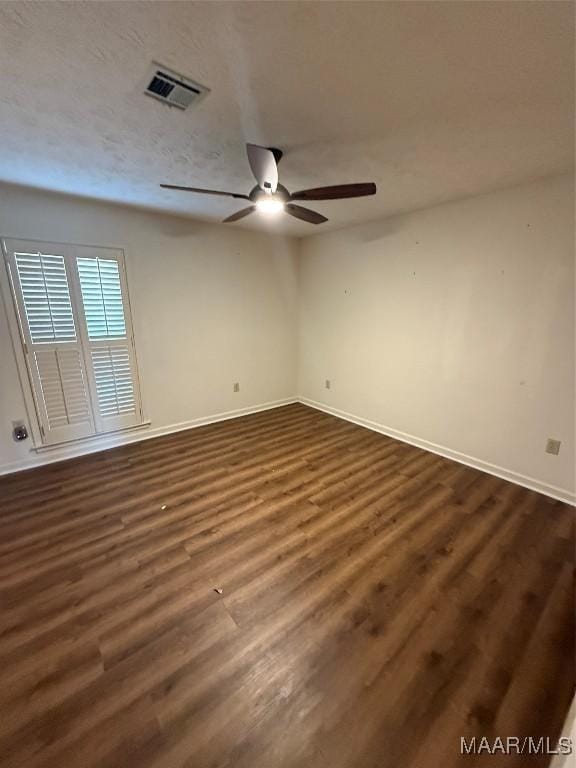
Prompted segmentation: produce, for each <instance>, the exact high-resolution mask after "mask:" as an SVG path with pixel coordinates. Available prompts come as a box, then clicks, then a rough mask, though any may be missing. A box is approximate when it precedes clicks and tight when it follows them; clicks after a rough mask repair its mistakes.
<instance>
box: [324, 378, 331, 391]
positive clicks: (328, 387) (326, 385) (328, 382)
mask: <svg viewBox="0 0 576 768" xmlns="http://www.w3.org/2000/svg"><path fill="white" fill-rule="evenodd" d="M324 386H325V387H326V389H330V379H326V382H325V384H324Z"/></svg>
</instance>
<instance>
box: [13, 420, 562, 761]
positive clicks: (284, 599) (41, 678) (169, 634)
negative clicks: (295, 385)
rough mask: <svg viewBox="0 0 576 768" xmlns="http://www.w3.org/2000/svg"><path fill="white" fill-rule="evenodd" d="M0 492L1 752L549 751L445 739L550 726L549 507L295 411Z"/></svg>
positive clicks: (274, 755) (553, 615) (150, 444)
mask: <svg viewBox="0 0 576 768" xmlns="http://www.w3.org/2000/svg"><path fill="white" fill-rule="evenodd" d="M0 499H1V515H0V530H1V533H2V536H1V538H0V600H1V604H0V605H1V609H2V626H1V634H0V668H1V670H2V686H1V688H0V764H1V765H2V766H3V768H9V767H12V766H26V768H49V767H50V768H51V767H54V768H56V767H57V768H80V767H81V768H91V767H92V766H98V767H99V768H102V767H103V766H106V767H109V768H132V767H134V768H147V767H150V766H154V768H180V767H184V766H186V767H187V768H288V767H289V768H305V767H306V768H455V767H456V766H482V767H484V766H491V767H492V768H497V767H499V766H503V767H504V766H506V768H516V767H517V766H518V767H519V766H522V767H523V768H524V767H525V766H528V765H529V766H544V765H547V763H548V758H546V757H543V756H541V757H530V758H528V757H520V758H519V757H514V756H502V755H495V756H487V755H486V754H483V755H479V756H476V757H473V756H471V755H468V756H462V755H461V754H460V737H461V736H462V737H466V738H467V739H470V738H471V737H472V736H474V735H476V736H487V737H489V738H490V739H493V738H494V737H495V736H502V737H506V736H523V735H533V736H537V737H540V736H552V737H556V736H557V734H558V732H559V730H560V728H561V725H562V722H563V719H564V717H565V714H566V712H567V710H568V707H569V702H570V699H571V696H572V694H573V690H574V653H573V638H574V634H573V633H574V627H573V598H574V594H573V566H574V510H573V509H572V508H570V507H568V506H566V505H564V504H561V503H559V502H553V501H551V500H549V499H547V498H545V497H544V496H541V495H539V494H536V493H533V492H531V491H527V490H525V489H522V488H519V487H517V486H515V485H512V484H509V483H507V482H505V481H502V480H499V479H497V478H494V477H491V476H489V475H486V474H483V473H481V472H478V471H476V470H472V469H469V468H467V467H464V466H461V465H459V464H456V463H453V462H451V461H448V460H445V459H442V458H440V457H438V456H435V455H433V454H430V453H426V452H425V451H421V450H419V449H417V448H413V447H411V446H408V445H405V444H402V443H399V442H397V441H394V440H392V439H389V438H386V437H384V436H382V435H378V434H375V433H373V432H370V431H368V430H365V429H363V428H361V427H357V426H355V425H352V424H350V423H347V422H345V421H341V420H339V419H336V418H334V417H332V416H328V415H326V414H323V413H320V412H318V411H315V410H312V409H310V408H307V407H305V406H303V405H290V406H285V407H283V408H278V409H276V410H272V411H267V412H263V413H259V414H255V415H251V416H246V417H243V418H241V419H236V420H234V421H228V422H222V423H219V424H214V425H211V426H207V427H202V428H200V429H195V430H191V431H188V432H181V433H178V434H175V435H170V436H168V437H162V438H158V439H154V440H149V441H144V442H141V443H138V444H133V445H130V446H125V447H123V448H119V449H116V450H113V451H106V452H103V453H100V454H95V455H92V456H88V457H84V458H81V459H77V460H73V461H68V462H64V463H61V464H55V465H52V466H48V467H44V468H42V469H38V470H32V471H28V472H24V473H20V474H17V475H12V476H9V477H6V478H3V479H0ZM215 588H218V589H221V590H222V594H219V593H218V592H216V591H215Z"/></svg>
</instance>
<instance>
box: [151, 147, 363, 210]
mask: <svg viewBox="0 0 576 768" xmlns="http://www.w3.org/2000/svg"><path fill="white" fill-rule="evenodd" d="M246 152H247V154H248V163H249V165H250V169H251V171H252V173H253V174H254V178H255V179H256V182H257V183H256V186H255V187H253V188H252V189H251V190H250V192H249V194H247V195H243V194H242V193H240V192H223V191H222V190H219V189H199V188H198V187H181V186H179V185H176V184H160V186H161V187H163V188H164V189H181V190H183V191H184V192H196V193H197V194H200V195H219V196H220V197H233V198H235V199H237V200H247V201H248V202H249V203H250V205H248V206H246V208H242V209H241V210H239V211H236V212H235V213H233V214H231V215H230V216H228V217H227V218H225V219H224V221H225V223H231V222H234V221H240V219H243V218H244V217H245V216H249V215H250V214H251V213H254V211H261V212H262V213H263V214H265V215H266V216H275V215H276V214H278V213H281V212H282V211H284V212H285V213H287V214H288V215H289V216H294V218H295V219H300V220H301V221H306V222H308V224H322V223H323V222H324V221H328V219H327V218H326V216H324V215H323V214H321V213H318V211H313V210H311V209H310V208H304V206H302V205H296V203H295V202H294V201H295V200H304V201H308V200H310V201H312V200H346V199H347V198H349V197H365V196H366V195H375V194H376V184H374V182H373V181H370V182H365V183H361V184H335V185H333V186H331V187H315V188H314V189H301V190H300V191H299V192H292V193H290V192H288V190H287V189H286V187H283V186H282V184H279V183H278V163H279V162H280V158H281V157H282V152H281V150H279V149H275V148H274V147H260V146H258V145H257V144H246Z"/></svg>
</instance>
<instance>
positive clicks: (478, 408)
mask: <svg viewBox="0 0 576 768" xmlns="http://www.w3.org/2000/svg"><path fill="white" fill-rule="evenodd" d="M384 194H385V191H384ZM300 280H301V284H300V297H301V308H300V372H299V392H300V395H301V396H303V397H304V398H308V399H309V400H311V401H315V402H317V403H321V404H323V405H324V406H327V407H329V408H332V409H337V410H339V411H343V412H346V413H348V414H351V415H353V416H354V417H360V418H363V419H366V420H369V421H371V422H375V424H376V425H377V426H380V427H382V428H384V430H385V431H388V432H393V431H394V430H396V431H397V432H399V433H404V436H408V439H412V440H413V442H416V443H420V444H422V445H426V446H427V447H432V448H434V449H435V450H439V451H441V452H443V453H445V454H447V455H454V456H456V457H457V458H460V459H464V460H466V461H470V463H473V464H476V465H477V466H485V465H486V464H489V465H495V467H492V471H498V472H500V474H503V475H504V476H506V477H511V478H512V479H514V478H515V479H520V480H521V481H522V482H526V481H528V483H529V484H532V486H533V487H537V488H542V489H543V490H547V491H548V492H552V493H555V494H557V495H560V496H568V495H569V494H570V493H573V492H574V471H575V470H574V467H575V458H574V424H575V421H574V194H573V178H572V177H568V176H562V177H556V178H551V179H548V180H543V181H540V182H537V183H534V184H529V185H526V186H522V187H516V188H513V189H508V190H505V191H501V192H497V193H493V194H489V195H483V196H481V197H476V198H470V199H467V200H463V201H460V202H457V203H452V204H447V205H442V206H438V207H435V208H431V209H428V210H424V211H420V212H415V213H412V214H410V215H406V216H401V217H397V218H393V219H387V220H382V221H379V222H373V223H370V224H365V225H360V226H356V227H352V228H348V229H345V230H340V231H337V232H332V233H327V234H324V235H322V234H319V235H316V236H313V237H310V238H307V239H306V240H304V241H303V244H302V252H301V275H300ZM326 379H330V380H331V389H330V390H327V389H325V386H324V382H325V380H326ZM548 437H553V438H557V439H559V440H561V441H562V447H561V451H560V455H559V456H551V455H548V454H546V453H545V452H544V446H545V442H546V439H547V438H548ZM414 438H415V439H414ZM430 444H434V445H432V446H430ZM483 463H485V464H483ZM488 468H489V467H488ZM551 487H552V488H551Z"/></svg>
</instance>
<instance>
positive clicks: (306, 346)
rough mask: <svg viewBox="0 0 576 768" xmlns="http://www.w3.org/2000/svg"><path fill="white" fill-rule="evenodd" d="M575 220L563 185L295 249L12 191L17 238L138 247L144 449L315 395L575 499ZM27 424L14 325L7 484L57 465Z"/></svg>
mask: <svg viewBox="0 0 576 768" xmlns="http://www.w3.org/2000/svg"><path fill="white" fill-rule="evenodd" d="M342 204H345V203H342ZM573 204H574V199H573V178H571V177H567V176H564V177H556V178H552V179H548V180H544V181H539V182H537V183H534V184H529V185H526V186H522V187H517V188H514V189H508V190H505V191H502V192H498V193H493V194H490V195H484V196H481V197H476V198H470V199H467V200H463V201H460V202H457V203H452V204H447V205H442V206H438V207H436V208H432V209H428V210H425V211H420V212H415V213H413V214H409V215H406V216H401V217H397V218H394V219H387V220H382V221H376V222H373V223H370V224H364V225H360V226H357V227H352V228H348V229H344V230H340V231H337V232H331V233H327V234H318V235H314V236H311V237H309V238H306V239H305V240H302V241H300V242H299V243H298V242H297V241H293V240H292V241H291V240H288V239H285V238H279V237H273V236H268V235H265V234H258V233H254V232H247V231H245V230H241V229H238V228H230V229H228V228H226V227H222V226H211V225H207V224H202V223H199V222H195V221H193V220H190V219H184V218H178V217H173V216H165V215H158V214H154V213H149V212H144V211H138V210H135V209H130V208H125V207H120V206H111V205H105V204H100V203H92V202H86V201H80V200H77V199H75V198H67V197H63V196H59V195H52V194H47V193H41V192H34V191H30V190H25V189H22V188H18V187H10V186H0V235H5V236H12V237H26V238H37V239H41V240H42V239H43V240H48V241H50V240H54V241H68V242H78V243H89V244H99V245H111V246H120V247H123V248H124V249H125V250H126V252H127V261H128V273H129V284H130V296H131V301H132V307H133V315H134V325H135V334H136V344H137V350H138V360H139V366H140V374H141V383H142V390H143V400H144V407H145V410H146V415H147V416H148V417H149V418H150V419H151V421H152V425H151V427H150V429H149V430H148V431H147V432H146V434H152V433H154V431H162V430H164V429H166V430H169V429H171V428H173V427H174V426H178V425H182V424H187V423H189V422H194V421H196V420H201V419H205V418H206V419H208V418H210V417H212V416H214V415H217V414H221V413H227V412H230V411H236V410H239V409H240V410H241V409H250V408H254V407H258V406H260V405H265V404H267V403H270V402H278V401H283V400H286V399H291V398H293V397H294V396H295V395H296V394H297V392H299V394H300V395H301V397H302V398H304V399H305V400H307V401H309V402H312V403H316V404H320V405H321V406H322V407H325V408H329V409H332V410H335V411H337V412H340V413H343V414H345V415H349V416H351V417H353V418H357V419H360V420H364V421H365V422H369V423H370V425H371V426H374V427H376V428H379V429H382V430H383V431H386V432H388V433H391V434H395V435H397V436H398V437H401V438H403V439H408V440H410V441H412V442H415V443H416V444H420V445H423V446H424V447H427V448H430V449H432V450H437V451H439V452H442V453H444V454H446V455H450V456H453V457H454V458H457V459H459V460H462V461H467V462H469V463H472V464H474V465H476V466H480V467H483V468H485V469H488V470H489V471H493V472H496V473H499V474H502V475H503V476H505V477H509V478H511V479H516V480H518V481H519V482H522V483H524V484H528V485H531V486H532V487H535V488H539V489H541V490H544V491H545V492H548V493H551V494H552V495H559V496H561V497H564V498H568V497H569V496H570V494H571V493H573V492H574V256H573V254H574V245H573V238H574V233H573ZM298 273H299V276H298ZM298 279H299V281H300V284H299V285H298V283H297V281H298ZM298 295H299V296H300V306H299V313H300V322H299V326H298ZM297 347H299V350H298V349H297ZM297 368H299V383H298V386H297V385H296V371H297ZM325 379H330V380H331V389H330V390H327V389H325V388H324V381H325ZM234 381H239V382H240V385H241V391H240V392H239V393H237V394H235V393H234V392H233V391H232V384H233V382H234ZM18 419H24V420H26V411H25V407H24V401H23V398H22V395H21V387H20V384H19V381H18V375H17V368H16V365H15V362H14V355H13V352H12V348H11V342H10V335H9V333H8V328H7V324H6V318H5V314H4V312H2V311H0V471H2V470H3V469H4V471H5V470H7V469H12V468H16V467H18V466H22V465H23V464H25V463H28V462H35V463H37V462H39V461H46V460H50V459H54V458H57V457H58V455H59V454H58V451H57V452H56V453H52V452H51V453H50V454H41V455H36V454H34V453H31V452H30V441H27V442H26V443H23V444H17V443H14V442H13V440H12V439H11V435H10V433H11V424H12V421H15V420H18ZM547 437H553V438H557V439H560V440H562V448H561V452H560V455H559V456H557V457H554V456H550V455H548V454H546V453H544V444H545V441H546V438H547ZM115 440H116V438H115ZM68 452H69V451H68V449H67V450H66V451H64V452H61V453H62V455H64V454H65V453H68Z"/></svg>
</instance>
